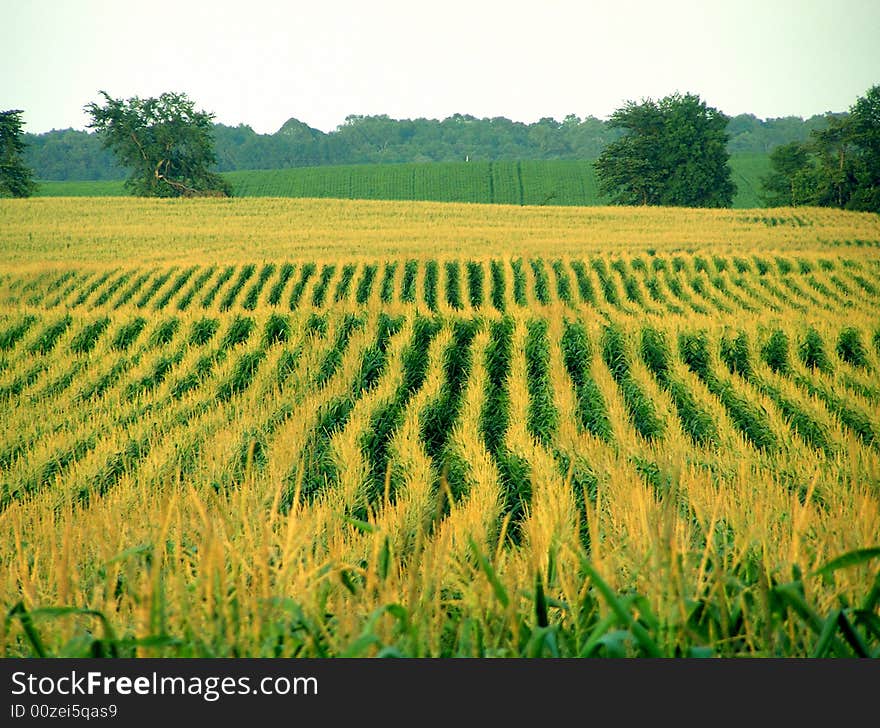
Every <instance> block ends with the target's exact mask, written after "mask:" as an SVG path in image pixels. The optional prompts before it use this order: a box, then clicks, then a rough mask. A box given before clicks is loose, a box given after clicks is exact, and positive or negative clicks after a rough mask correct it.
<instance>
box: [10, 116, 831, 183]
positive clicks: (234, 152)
mask: <svg viewBox="0 0 880 728" xmlns="http://www.w3.org/2000/svg"><path fill="white" fill-rule="evenodd" d="M827 124H828V117H826V116H825V115H822V116H813V117H810V118H809V119H806V120H805V119H801V118H800V117H784V118H779V119H767V120H762V119H758V118H757V117H755V116H753V115H751V114H741V115H739V116H734V117H732V118H731V119H730V120H729V121H728V123H727V127H726V131H727V134H728V137H729V139H728V142H727V149H728V151H729V152H731V153H733V154H737V153H761V154H766V153H768V152H770V151H771V150H772V149H773V148H775V147H777V146H779V145H781V144H786V143H789V142H794V141H806V140H807V139H808V138H809V136H810V133H811V131H812V130H814V129H822V128H825V127H826V126H827ZM212 129H213V136H214V147H215V152H216V156H217V171H219V172H231V171H234V170H242V169H278V168H287V167H314V166H319V165H325V164H327V165H338V164H377V163H383V162H387V163H400V162H457V161H464V160H465V159H471V160H474V161H477V160H485V161H499V160H525V159H596V158H597V157H598V156H599V155H600V154H601V153H602V150H603V149H604V148H605V147H606V146H607V145H608V144H610V143H611V142H613V141H615V140H616V139H618V138H619V137H620V135H621V132H620V130H619V129H616V128H614V127H613V126H612V125H611V124H610V123H609V122H608V121H602V120H600V119H597V118H595V117H591V116H588V117H586V118H579V117H577V116H575V115H573V114H572V115H569V116H567V117H565V119H563V120H562V121H557V120H555V119H551V118H545V119H541V120H539V121H537V122H534V123H532V124H526V123H523V122H518V121H511V120H510V119H507V118H504V117H496V118H491V119H487V118H483V119H478V118H476V117H473V116H468V115H463V114H456V115H453V116H450V117H448V118H446V119H443V120H437V119H392V118H389V117H388V116H349V117H348V118H347V119H346V120H345V122H344V123H343V124H341V125H339V127H338V128H337V129H336V130H334V131H332V132H329V133H325V132H323V131H320V130H318V129H313V128H312V127H310V126H308V125H307V124H304V123H303V122H301V121H298V120H297V119H290V120H288V121H287V122H286V123H285V124H284V125H283V126H282V127H281V128H280V129H279V130H278V131H277V132H275V133H274V134H257V133H256V132H254V130H253V129H251V128H250V127H249V126H246V125H244V124H241V125H239V126H227V125H224V124H212ZM24 142H25V144H26V148H25V161H26V163H27V164H28V165H29V166H30V167H31V168H32V169H33V170H34V173H35V175H36V177H37V178H38V179H46V180H106V179H123V178H124V177H125V176H126V171H125V167H123V166H120V165H119V163H118V162H117V160H116V157H115V156H114V154H113V153H112V152H111V151H110V150H108V149H106V148H105V147H104V146H103V145H102V144H101V140H100V138H99V137H98V135H97V134H95V133H91V132H85V131H77V130H74V129H63V130H56V131H51V132H46V133H44V134H25V135H24Z"/></svg>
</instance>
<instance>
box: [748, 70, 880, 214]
mask: <svg viewBox="0 0 880 728" xmlns="http://www.w3.org/2000/svg"><path fill="white" fill-rule="evenodd" d="M770 162H771V165H772V171H771V173H770V174H769V175H767V176H766V177H764V178H763V179H762V184H763V186H764V189H765V190H766V193H765V201H766V203H767V204H770V205H773V204H777V205H820V206H824V207H841V208H846V209H851V210H868V211H872V212H880V85H875V86H872V87H871V88H870V89H868V91H867V92H866V93H865V95H864V96H861V97H859V98H858V99H857V100H856V103H855V104H853V106H851V107H850V110H849V114H848V115H836V116H831V117H830V118H829V120H828V125H827V126H826V127H824V128H818V129H814V130H812V132H811V135H810V139H809V140H808V141H803V142H797V141H795V142H791V143H790V144H786V145H784V146H782V147H779V148H777V149H775V150H774V151H773V153H772V154H771V157H770Z"/></svg>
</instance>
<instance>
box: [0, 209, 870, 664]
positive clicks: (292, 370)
mask: <svg viewBox="0 0 880 728" xmlns="http://www.w3.org/2000/svg"><path fill="white" fill-rule="evenodd" d="M48 204H50V203H49V202H48V201H46V200H34V201H31V202H29V203H27V204H23V205H16V204H15V203H10V204H8V205H7V203H4V204H3V206H2V207H0V212H2V213H3V216H4V219H5V222H4V221H2V220H0V234H2V236H3V242H0V245H2V246H3V249H4V254H5V260H6V262H5V263H3V264H0V422H2V439H0V561H2V566H3V569H2V571H0V594H2V598H3V605H4V610H5V613H6V620H5V623H4V630H3V637H2V638H3V649H4V652H5V654H6V655H33V654H37V655H58V656H72V655H102V654H110V655H116V654H118V655H137V656H172V655H174V656H223V657H230V656H375V655H382V656H389V655H401V656H441V657H451V656H566V657H568V656H622V655H626V656H630V655H632V656H635V655H645V656H712V655H718V656H732V655H749V656H780V655H781V656H852V655H862V656H878V654H880V612H878V608H880V571H878V556H880V548H878V547H880V414H878V413H880V406H878V404H880V374H878V373H880V316H878V312H880V256H878V254H877V247H878V244H880V223H878V222H877V220H876V217H873V218H872V217H871V216H867V215H865V216H861V215H854V214H849V213H833V212H829V211H820V210H806V211H804V210H797V211H782V212H778V211H756V210H750V211H713V212H702V211H690V210H684V211H674V210H658V211H642V213H643V214H642V217H638V216H637V215H636V212H637V211H633V210H619V211H618V210H611V209H609V208H600V209H599V211H593V212H592V213H590V214H592V215H593V217H592V218H590V217H589V215H588V214H587V212H585V211H584V210H583V209H580V208H575V209H573V210H571V211H564V210H563V211H554V212H552V213H546V212H545V211H543V210H537V209H534V208H523V209H522V210H514V209H513V208H510V209H509V210H507V211H506V212H505V210H504V208H501V209H500V211H499V210H498V209H497V208H493V209H492V210H489V209H487V208H484V207H481V206H470V207H468V206H462V205H458V206H455V205H452V206H449V209H448V210H447V209H446V208H444V206H442V205H433V206H428V207H418V206H414V205H413V204H412V203H386V204H382V205H377V206H376V207H368V206H361V207H359V206H358V205H357V204H355V203H347V204H349V205H351V206H350V207H346V206H345V204H346V203H340V202H335V201H334V202H328V201H320V202H318V201H313V202H302V201H299V202H296V203H293V202H289V203H285V204H287V205H289V206H288V207H286V208H283V210H282V211H280V212H279V211H278V209H277V205H280V204H281V203H278V202H270V201H259V202H241V201H234V202H233V203H228V202H217V201H188V202H186V203H184V204H180V203H177V204H169V205H167V206H162V205H154V204H153V203H147V202H145V201H141V200H135V201H124V202H119V203H115V204H117V205H119V207H114V208H111V210H109V211H107V212H106V213H100V212H96V213H95V215H94V216H93V217H92V218H90V219H89V221H86V222H84V223H83V226H77V225H75V224H73V223H72V221H73V220H76V219H79V216H81V215H82V216H85V214H86V212H88V211H89V209H90V208H89V206H90V205H94V206H95V207H94V209H95V210H97V203H96V202H94V201H92V200H87V201H73V200H58V201H54V204H55V205H56V206H55V207H54V208H47V207H45V206H46V205H48ZM101 204H103V205H108V204H110V203H108V202H107V201H104V202H103V203H101ZM78 205H84V207H82V208H80V207H77V206H78ZM303 205H305V207H302V206H303ZM220 206H222V207H220ZM47 210H50V211H54V214H53V215H46V213H47ZM83 210H85V212H83ZM218 211H219V212H218ZM328 211H342V212H343V213H345V214H346V215H348V217H347V218H345V219H340V217H334V216H327V217H326V218H323V219H325V222H324V223H323V227H322V223H321V222H320V220H321V219H322V216H323V215H327V213H328ZM771 213H772V214H771ZM547 214H550V215H551V217H550V218H549V219H548V218H547V217H546V215H547ZM774 214H775V215H776V216H775V217H774ZM444 215H445V217H444ZM652 215H653V217H652ZM160 218H161V219H162V220H163V222H162V223H161V224H160V223H159V222H157V221H158V220H159V219H160ZM215 218H224V219H225V220H226V221H227V223H228V224H221V223H219V222H215V223H206V225H205V229H204V230H203V231H202V233H198V232H197V231H194V229H195V227H196V225H195V223H193V229H192V230H191V229H190V228H188V227H186V225H184V226H182V227H178V226H176V225H175V224H174V221H175V220H178V219H187V220H190V221H195V222H198V221H199V220H210V219H215ZM258 218H262V222H261V223H259V225H254V226H252V223H253V222H254V220H255V219H258ZM83 219H84V220H85V217H83ZM771 219H772V220H773V221H774V222H772V223H771V222H769V221H770V220H771ZM236 220H237V222H236ZM377 220H378V222H377ZM528 220H532V221H537V222H535V224H534V225H533V227H531V228H528V227H526V226H525V225H524V222H527V221H528ZM346 221H347V224H346ZM447 221H449V225H450V228H449V229H445V230H444V226H445V225H446V224H447ZM676 221H677V222H676ZM368 223H369V224H371V225H372V227H371V230H372V233H371V235H369V236H365V237H366V239H365V240H364V242H363V244H362V245H356V244H354V243H353V237H354V236H356V234H357V231H358V229H359V226H360V225H365V226H366V225H367V224H368ZM163 225H164V227H163ZM212 225H213V226H212ZM236 225H240V227H236ZM516 225H520V226H521V227H520V228H516V230H517V232H516V234H515V235H509V231H510V230H511V229H513V228H515V227H516ZM102 226H103V227H102ZM508 226H510V227H508ZM676 226H678V227H679V228H680V229H681V234H680V238H681V239H682V240H684V242H681V243H676V242H675V241H676V238H675V229H676ZM263 228H265V229H266V230H267V232H266V234H265V236H263V237H262V238H261V239H262V240H263V247H256V248H251V247H248V244H247V242H246V241H250V240H255V239H257V238H260V236H261V233H262V231H263ZM243 230H246V231H247V232H246V237H241V238H238V239H240V240H241V241H242V243H241V245H240V246H238V247H237V246H236V243H235V240H236V239H237V238H236V234H238V233H242V231H243ZM492 230H494V231H495V232H489V233H487V231H492ZM626 230H631V231H636V232H634V233H633V234H632V236H633V242H632V243H630V244H626V243H623V242H621V241H620V240H619V238H620V237H621V236H623V235H624V234H625V232H621V231H626ZM463 231H464V232H463ZM603 231H604V233H603ZM456 232H457V233H458V236H456ZM336 233H339V235H338V239H337V242H336V243H335V245H336V246H337V247H336V248H333V245H332V244H331V245H328V246H325V247H324V248H321V243H320V241H321V240H324V239H330V238H333V237H334V235H336ZM557 234H558V239H559V244H558V245H552V244H547V243H546V241H547V240H552V239H553V238H554V235H557ZM603 234H604V235H605V237H607V238H608V239H609V243H608V244H606V245H602V244H601V243H600V241H601V239H602V237H603ZM383 235H384V236H385V242H384V243H382V242H380V241H381V240H382V238H383ZM493 235H494V236H496V237H493ZM615 238H618V239H615ZM701 238H702V239H703V240H704V241H705V242H703V243H702V244H699V243H695V242H693V241H696V240H699V239H701ZM89 240H92V241H93V242H94V245H92V246H91V247H90V246H89ZM303 240H307V241H312V242H307V243H305V244H303V242H302V241H303ZM346 246H347V247H346ZM321 250H323V252H319V251H321ZM139 251H145V252H147V251H148V254H145V255H143V256H141V255H140V254H139Z"/></svg>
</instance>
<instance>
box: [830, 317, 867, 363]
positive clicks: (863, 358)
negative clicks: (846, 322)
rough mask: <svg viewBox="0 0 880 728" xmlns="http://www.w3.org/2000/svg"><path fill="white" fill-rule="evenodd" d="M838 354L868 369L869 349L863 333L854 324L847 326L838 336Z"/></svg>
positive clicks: (847, 360) (845, 359) (849, 361)
mask: <svg viewBox="0 0 880 728" xmlns="http://www.w3.org/2000/svg"><path fill="white" fill-rule="evenodd" d="M837 355H838V356H839V357H840V358H841V359H843V360H844V361H845V362H847V363H848V364H852V365H853V366H854V367H862V368H864V369H867V368H868V366H869V364H868V350H867V349H866V348H865V345H864V343H863V342H862V335H861V333H860V332H859V330H858V329H857V328H855V327H854V326H847V327H846V328H845V329H843V330H842V331H841V332H840V334H839V336H838V337H837Z"/></svg>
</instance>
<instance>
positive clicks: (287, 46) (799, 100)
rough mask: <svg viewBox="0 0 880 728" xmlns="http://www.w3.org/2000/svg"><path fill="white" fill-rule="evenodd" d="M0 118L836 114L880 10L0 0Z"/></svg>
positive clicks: (771, 1)
mask: <svg viewBox="0 0 880 728" xmlns="http://www.w3.org/2000/svg"><path fill="white" fill-rule="evenodd" d="M0 49H2V52H0V58H2V63H0V110H5V109H12V108H20V109H23V110H24V112H25V113H24V115H23V118H24V122H25V129H26V130H27V131H30V132H34V133H39V132H43V131H48V130H49V129H53V128H56V129H61V128H67V127H74V128H78V129H82V128H84V127H85V125H86V124H87V123H88V117H87V115H86V114H85V113H84V112H83V110H82V107H83V106H84V105H85V104H86V103H88V102H90V101H100V100H101V99H100V97H99V95H98V91H99V90H105V91H107V92H108V93H109V94H110V95H111V96H114V97H117V98H119V97H122V98H128V97H131V96H140V97H146V96H158V95H159V94H160V93H162V92H164V91H183V92H185V93H186V94H188V95H189V96H190V98H191V99H193V100H194V101H195V103H196V106H197V108H199V109H204V110H206V111H209V112H212V113H214V114H215V121H218V122H222V123H224V124H230V125H235V124H239V123H244V124H248V125H249V126H251V127H252V128H253V129H254V130H255V131H257V132H259V133H272V132H275V131H277V130H278V128H279V127H280V126H281V125H282V124H283V123H284V122H285V121H286V120H287V119H289V118H290V117H296V118H298V119H300V120H301V121H304V122H305V123H307V124H309V125H310V126H313V127H316V128H318V129H322V130H323V131H331V130H333V129H335V128H336V127H337V126H338V125H339V124H341V123H343V121H344V120H345V117H346V116H348V115H349V114H364V115H370V114H387V115H389V116H391V117H392V118H413V119H414V118H419V117H427V118H432V119H442V118H445V117H447V116H450V115H452V114H455V113H461V114H472V115H474V116H477V117H493V116H506V117H507V118H509V119H513V120H515V121H523V122H527V123H530V122H533V121H536V120H538V119H539V118H541V117H546V116H549V117H553V118H556V119H559V120H561V119H562V118H563V117H565V115H567V114H570V113H573V114H577V115H578V116H580V117H584V116H589V115H592V116H597V117H599V118H607V117H608V115H610V114H611V113H612V112H613V111H614V109H615V108H617V107H619V106H621V105H622V104H623V103H624V102H625V101H627V100H628V99H632V100H636V101H638V100H640V99H642V98H645V97H653V98H659V97H661V96H665V95H667V94H669V93H673V92H675V91H680V92H682V93H685V92H692V93H697V94H699V95H700V96H701V97H702V99H703V100H704V101H706V102H707V103H708V104H709V105H710V106H714V107H716V108H719V109H721V110H722V111H723V112H725V113H727V114H729V115H735V114H739V113H753V114H755V115H757V116H758V117H760V118H770V117H778V116H787V115H794V116H802V117H808V116H811V115H812V114H817V113H824V112H825V111H845V110H846V109H848V108H849V107H850V106H851V105H852V104H853V103H854V102H855V100H856V98H857V97H859V96H862V95H864V93H865V92H866V91H867V90H868V89H869V88H870V87H871V86H873V85H874V84H877V83H880V0H821V1H816V0H802V1H795V0H781V1H778V2H777V1H776V0H725V1H724V2H714V1H712V0H704V1H703V2H700V1H698V0H675V1H670V2H659V1H658V2H646V1H645V2H638V1H636V0H604V1H603V2H590V1H589V0H579V1H578V0H530V1H529V2H519V0H506V1H503V2H498V1H496V0H491V1H485V2H483V1H480V0H469V1H468V0H442V2H435V3H425V2H418V0H409V1H408V2H405V1H402V0H373V1H371V0H361V1H359V2H350V1H349V0H336V1H335V2H334V1H333V0H327V1H322V0H309V2H297V1H291V2H282V1H275V2H269V1H267V0H235V1H234V2H232V1H230V0H212V1H211V2H186V1H185V0H176V1H169V0H147V1H144V0H140V1H139V2H129V1H128V0H69V1H67V0H56V1H52V0H0Z"/></svg>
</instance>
